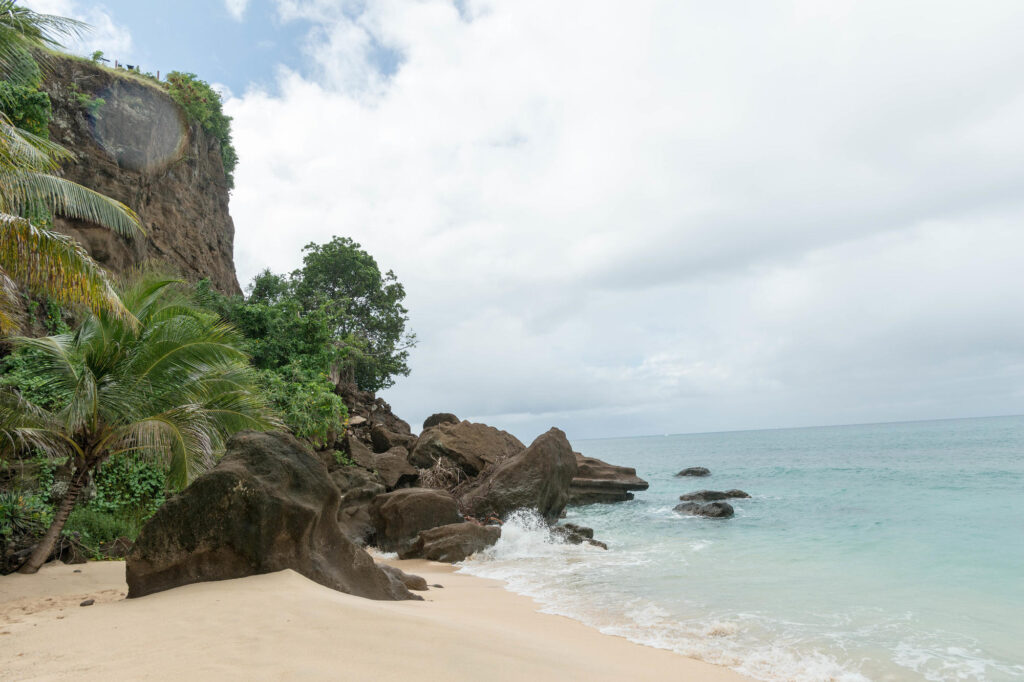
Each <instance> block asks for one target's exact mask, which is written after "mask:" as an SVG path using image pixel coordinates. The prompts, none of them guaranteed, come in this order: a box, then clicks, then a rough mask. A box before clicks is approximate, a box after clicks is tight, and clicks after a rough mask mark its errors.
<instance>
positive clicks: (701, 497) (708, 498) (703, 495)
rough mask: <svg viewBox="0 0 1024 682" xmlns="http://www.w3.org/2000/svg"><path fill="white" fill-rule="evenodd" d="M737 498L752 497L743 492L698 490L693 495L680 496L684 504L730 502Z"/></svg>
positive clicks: (733, 490)
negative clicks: (716, 501)
mask: <svg viewBox="0 0 1024 682" xmlns="http://www.w3.org/2000/svg"><path fill="white" fill-rule="evenodd" d="M737 497H750V495H748V494H747V493H745V492H743V491H742V490H736V489H735V488H734V489H732V490H726V491H725V492H722V491H721V490H696V491H694V492H692V493H686V494H685V495H680V496H679V499H680V500H683V501H684V502H714V501H715V500H729V499H733V498H737Z"/></svg>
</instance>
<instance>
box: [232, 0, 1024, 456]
mask: <svg viewBox="0 0 1024 682" xmlns="http://www.w3.org/2000/svg"><path fill="white" fill-rule="evenodd" d="M465 5H466V6H465V7H464V8H463V10H462V11H460V10H458V9H457V8H456V7H455V6H454V5H453V4H452V3H450V2H441V1H440V0H436V1H427V2H412V1H407V0H388V1H382V2H375V3H367V4H366V5H365V7H364V6H363V5H362V4H360V3H351V4H350V3H341V4H339V3H335V2H327V1H326V0H322V1H319V0H314V1H311V2H300V1H298V0H288V1H284V0H282V1H281V2H279V8H280V11H281V15H282V17H284V18H285V19H289V18H304V19H308V20H313V21H315V22H317V26H316V28H315V30H314V31H313V32H312V33H311V34H310V39H309V44H308V53H309V56H310V59H311V61H312V62H313V63H314V64H315V65H316V66H317V67H318V68H317V71H316V74H315V77H308V78H304V77H301V76H300V75H298V74H295V73H291V72H287V71H283V72H282V73H281V75H280V82H279V85H280V95H279V96H271V95H268V94H266V93H264V92H259V91H253V92H249V93H247V94H246V95H245V96H243V97H241V98H234V99H231V100H230V101H229V102H228V109H229V113H230V114H231V115H232V116H234V117H235V140H236V143H237V146H238V149H239V153H240V156H241V164H240V166H239V169H238V171H237V174H236V186H237V189H236V190H235V192H234V196H233V198H232V212H233V214H234V217H235V222H236V225H237V235H236V260H237V263H238V266H239V276H240V279H241V280H242V281H243V282H244V281H247V280H248V279H249V278H250V277H251V276H252V275H253V274H254V273H255V272H256V271H257V270H259V269H261V268H263V267H268V266H269V267H271V268H272V269H274V270H277V271H285V270H290V269H291V268H293V267H295V266H296V265H297V264H298V262H299V259H300V252H299V251H300V248H301V246H302V245H303V244H305V243H306V242H309V241H326V240H327V239H329V238H330V237H331V236H332V235H334V234H341V235H348V236H352V237H353V238H355V239H356V240H357V241H360V242H361V243H362V244H363V245H364V246H365V247H366V248H367V249H368V250H369V251H370V252H371V253H373V254H374V255H375V256H376V257H377V259H378V261H379V262H380V263H381V265H382V266H383V267H384V268H393V269H394V270H395V271H396V273H397V274H398V276H399V278H400V280H401V281H402V282H404V283H405V284H406V288H407V290H408V292H409V297H408V307H409V308H410V311H411V314H412V323H413V326H414V328H415V330H416V331H417V333H418V334H419V337H420V340H421V343H420V346H419V348H417V350H416V351H415V353H414V355H413V357H412V367H413V374H412V376H411V377H409V378H407V379H402V380H401V381H400V382H399V384H398V386H396V387H395V388H394V389H391V390H390V391H388V392H387V394H386V395H385V397H386V398H387V399H389V400H390V401H391V402H392V403H393V405H394V406H395V408H396V410H397V411H398V412H399V414H403V415H406V416H408V417H410V418H412V419H421V418H422V417H423V416H426V414H429V413H430V412H431V411H437V410H450V411H455V412H456V413H458V414H459V415H460V416H464V417H470V416H473V417H478V418H481V419H487V420H489V421H492V422H495V423H499V424H504V425H507V426H510V427H513V428H515V429H516V430H517V432H518V433H519V434H520V435H522V436H524V437H527V438H528V437H532V436H533V435H534V434H535V433H537V432H539V431H541V430H542V429H543V428H546V426H549V425H551V424H553V423H557V424H561V425H564V426H566V427H567V429H568V430H569V432H570V435H571V436H572V435H576V436H585V435H609V434H616V433H619V434H625V433H661V432H670V431H681V430H695V429H697V430H699V429H717V428H742V427H747V426H770V425H786V424H810V423H836V422H849V421H865V420H885V419H911V418H918V417H932V416H934V417H942V416H957V415H968V414H991V413H1009V412H1020V411H1024V395H1022V391H1021V390H1020V387H1021V379H1022V378H1024V327H1022V325H1021V324H1019V323H1018V322H1017V320H1021V319H1024V316H1022V313H1024V303H1022V300H1021V299H1020V297H1019V296H1017V295H1016V291H1017V289H1018V287H1016V286H1014V282H1015V279H1016V277H1015V275H1016V273H1018V272H1019V271H1020V270H1021V268H1022V266H1024V230H1021V229H1020V225H1021V224H1022V219H1024V202H1022V201H1021V199H1020V195H1019V188H1020V187H1021V186H1022V182H1024V132H1021V130H1020V127H1019V125H1018V124H1017V122H1018V121H1019V120H1020V114H1021V113H1022V109H1024V88H1022V86H1021V84H1020V79H1019V75H1018V73H1017V69H1016V65H1017V64H1019V63H1021V61H1022V59H1024V43H1022V42H1021V41H1020V40H1019V39H1018V36H1019V35H1020V33H1021V31H1022V29H1024V7H1022V6H1020V5H1019V4H1017V3H1013V2H1006V3H987V4H985V5H984V6H972V7H971V8H970V9H969V10H968V9H966V8H964V6H962V5H959V4H957V3H939V4H936V3H933V2H929V3H923V2H921V3H915V2H911V3H903V4H900V5H898V6H897V5H892V4H891V3H881V2H858V3H853V2H841V3H829V4H828V5H827V6H826V5H822V4H821V3H818V2H811V1H809V0H808V1H806V2H805V1H797V2H787V3H781V2H780V3H756V4H753V5H746V6H745V8H744V10H743V11H742V12H740V11H738V10H737V9H736V8H735V6H733V5H730V4H728V3H717V4H708V3H699V2H676V1H671V2H653V1H652V2H644V3H633V4H631V5H630V6H629V8H628V11H626V10H625V9H624V6H623V5H621V4H620V3H609V2H565V3H549V2H541V1H539V0H521V1H520V2H516V3H497V2H471V3H466V4H465ZM396 60H397V63H398V64H399V66H398V69H397V71H394V72H393V73H391V70H392V69H386V70H385V72H384V73H382V72H381V71H380V69H379V68H378V66H379V65H380V64H382V63H383V64H392V65H393V64H394V63H395V62H396Z"/></svg>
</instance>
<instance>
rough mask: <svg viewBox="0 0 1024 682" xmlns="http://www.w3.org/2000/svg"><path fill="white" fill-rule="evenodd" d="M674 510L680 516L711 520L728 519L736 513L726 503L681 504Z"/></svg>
mask: <svg viewBox="0 0 1024 682" xmlns="http://www.w3.org/2000/svg"><path fill="white" fill-rule="evenodd" d="M674 510H675V511H677V512H679V513H680V514H690V515H691V516H707V517H709V518H713V519H728V518H731V517H732V516H733V515H734V514H735V513H736V511H735V510H734V509H733V508H732V505H731V504H729V503H728V502H705V503H700V502H683V503H682V504H677V505H676V506H675V507H674Z"/></svg>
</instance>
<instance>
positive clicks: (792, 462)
mask: <svg viewBox="0 0 1024 682" xmlns="http://www.w3.org/2000/svg"><path fill="white" fill-rule="evenodd" d="M573 445H574V447H575V448H576V449H577V450H579V451H580V452H582V453H583V454H584V455H587V456H589V457H598V458H600V459H603V460H605V461H608V462H611V463H613V464H619V465H625V466H632V467H635V468H636V470H637V473H638V475H640V476H641V477H642V478H644V479H646V480H647V481H649V482H650V484H651V487H650V489H649V490H647V491H644V492H640V493H637V494H636V499H635V500H633V501H630V502H622V503H618V504H611V505H589V506H586V507H577V508H570V509H569V510H568V516H567V518H566V521H571V522H573V523H578V524H582V525H586V526H590V527H592V528H593V529H594V534H595V538H597V539H599V540H602V541H604V542H607V543H608V546H609V549H608V550H607V551H603V550H601V549H598V548H595V547H592V546H589V545H583V546H575V545H562V544H555V543H552V541H551V540H550V539H549V538H548V537H547V533H546V532H544V531H543V529H542V524H540V523H539V520H537V519H535V518H531V517H529V516H528V515H519V516H517V517H515V518H513V519H512V520H510V521H509V522H507V523H506V525H505V527H504V529H503V532H502V538H501V540H500V541H499V542H498V544H497V545H495V546H494V547H492V548H491V549H490V550H488V551H486V552H484V553H482V554H478V555H476V556H474V557H472V558H470V559H469V560H468V561H466V562H465V563H464V564H463V565H462V569H461V570H463V571H465V572H468V573H471V574H473V575H478V576H483V577H490V578H498V579H501V580H504V581H506V582H507V584H508V587H509V589H511V590H512V591H514V592H518V593H521V594H525V595H529V596H531V597H533V598H534V599H535V600H536V601H537V602H539V604H540V605H541V608H542V610H543V611H546V612H549V613H555V614H560V615H564V616H568V617H571V618H574V619H577V620H579V621H582V622H583V623H586V624H588V625H591V626H593V627H595V628H598V629H599V630H601V631H602V632H606V633H609V634H614V635H620V636H623V637H626V638H628V639H630V640H633V641H635V642H638V643H642V644H646V645H650V646H655V647H659V648H664V649H670V650H673V651H676V652H678V653H681V654H685V655H687V656H692V657H695V658H699V659H703V660H705V661H709V662H712V663H718V664H722V665H726V666H729V667H731V668H734V669H735V670H737V671H739V672H742V673H744V674H746V675H749V676H751V677H754V678H757V679H762V680H808V681H809V680H843V681H847V680H849V681H854V680H857V681H860V680H994V681H997V680H1024V417H996V418H985V419H959V420H944V421H930V422H913V423H895V424H867V425H858V426H836V427H818V428H801V429H778V430H763V431H740V432H730V433H706V434H693V435H675V436H656V437H646V438H620V439H606V440H587V441H577V442H574V443H573ZM690 466H704V467H707V468H709V469H711V476H709V477H705V478H676V477H675V476H674V474H675V473H676V472H678V471H679V470H681V469H683V468H685V467H690ZM702 488H708V489H714V490H725V489H728V488H740V489H742V490H745V491H747V492H748V493H750V494H751V495H752V497H751V498H750V499H739V500H730V503H731V504H732V505H733V506H734V507H735V509H736V516H735V517H734V518H731V519H706V518H699V517H692V516H684V515H680V514H678V513H676V512H674V511H673V510H672V508H673V507H674V506H675V505H676V504H678V498H679V495H681V494H683V493H686V492H689V491H692V490H697V489H702Z"/></svg>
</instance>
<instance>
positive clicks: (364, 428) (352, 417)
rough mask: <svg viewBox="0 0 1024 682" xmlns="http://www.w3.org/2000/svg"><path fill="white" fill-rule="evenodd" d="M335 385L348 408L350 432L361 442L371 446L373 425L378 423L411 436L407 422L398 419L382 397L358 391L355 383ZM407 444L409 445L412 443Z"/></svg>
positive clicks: (398, 433)
mask: <svg viewBox="0 0 1024 682" xmlns="http://www.w3.org/2000/svg"><path fill="white" fill-rule="evenodd" d="M337 386H338V395H340V396H341V399H342V400H343V401H344V402H345V406H346V407H347V408H348V414H349V424H350V426H352V429H351V431H352V434H353V435H354V436H356V438H358V439H359V440H361V441H362V442H363V443H365V444H367V445H369V446H370V447H373V437H372V431H373V427H374V426H375V425H380V426H382V427H384V429H386V430H387V431H389V432H391V433H393V434H397V435H399V436H406V437H407V438H413V435H412V431H411V430H410V429H409V424H408V423H407V422H406V421H404V420H403V419H399V418H398V416H396V415H395V413H394V412H392V411H391V406H390V405H388V404H387V403H386V402H385V401H384V399H383V398H378V397H377V396H375V395H374V394H373V393H371V392H370V391H360V390H359V388H358V387H357V386H356V385H355V384H351V383H340V382H339V383H338V384H337ZM356 418H358V419H356ZM396 445H404V443H396ZM409 445H410V446H411V445H412V443H409ZM390 447H391V446H390V445H388V447H387V448H384V449H385V450H387V449H389V448H390Z"/></svg>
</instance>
